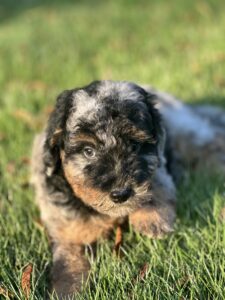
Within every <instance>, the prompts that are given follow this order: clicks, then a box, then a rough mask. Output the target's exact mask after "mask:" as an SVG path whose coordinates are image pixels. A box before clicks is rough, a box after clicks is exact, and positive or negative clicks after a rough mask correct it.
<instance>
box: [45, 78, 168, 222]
mask: <svg viewBox="0 0 225 300" xmlns="http://www.w3.org/2000/svg"><path fill="white" fill-rule="evenodd" d="M162 152H163V130H162V127H161V122H160V118H159V115H158V112H157V111H156V109H155V108H154V103H153V95H151V94H149V93H147V92H146V91H145V90H144V89H142V88H141V87H139V86H137V85H135V84H132V83H128V82H113V81H98V82H93V83H91V84H90V85H88V86H86V87H84V88H79V89H75V90H70V91H65V92H63V93H62V94H61V95H60V96H59V97H58V99H57V104H56V108H55V110H54V111H53V113H52V115H51V117H50V120H49V126H48V128H47V140H46V144H45V161H46V165H47V173H48V176H54V173H55V172H56V170H57V168H61V169H62V170H63V174H64V177H65V178H66V180H67V182H68V183H69V185H70V186H71V188H72V190H73V192H74V194H75V195H76V197H78V198H80V199H81V200H82V201H83V203H84V204H86V205H88V206H90V207H92V208H93V209H94V210H96V211H98V212H100V213H103V214H107V215H110V216H124V215H126V214H129V213H130V212H132V211H133V210H134V209H136V208H138V207H140V206H141V205H142V204H143V203H144V202H147V201H150V200H151V178H152V176H153V174H154V172H155V170H156V168H157V167H158V165H159V163H160V160H161V158H162V156H163V153H162Z"/></svg>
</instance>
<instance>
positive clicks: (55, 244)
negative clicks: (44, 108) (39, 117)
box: [32, 81, 225, 298]
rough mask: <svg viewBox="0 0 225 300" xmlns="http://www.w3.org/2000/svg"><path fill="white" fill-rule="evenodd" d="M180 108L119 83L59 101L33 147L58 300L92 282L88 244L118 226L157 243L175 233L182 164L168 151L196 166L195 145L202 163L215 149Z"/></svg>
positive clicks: (149, 92)
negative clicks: (177, 170) (177, 168)
mask: <svg viewBox="0 0 225 300" xmlns="http://www.w3.org/2000/svg"><path fill="white" fill-rule="evenodd" d="M177 103H180V102H178V101H177V100H176V99H173V98H172V97H171V96H169V95H167V94H162V93H160V92H157V91H154V90H152V89H150V88H148V87H147V88H146V87H144V88H143V87H140V86H138V85H136V84H133V83H129V82H114V81H96V82H93V83H91V84H90V85H88V86H85V87H83V88H76V89H73V90H67V91H64V92H63V93H62V94H60V95H59V97H58V98H57V102H56V106H55V109H54V111H53V112H52V114H51V116H50V119H49V122H48V125H47V128H46V129H45V130H44V132H43V133H41V134H40V135H38V136H37V137H36V139H35V142H34V146H33V154H32V182H33V184H34V187H35V192H36V200H37V203H38V205H39V207H40V210H41V218H42V220H43V222H44V224H45V226H46V228H47V230H48V233H49V236H50V237H51V240H52V252H53V267H52V285H53V289H54V290H55V291H56V293H57V295H58V296H59V298H63V297H69V296H70V295H72V294H73V293H74V292H78V291H79V290H80V289H81V286H82V282H85V281H86V280H87V277H88V272H89V270H90V264H89V262H88V260H87V259H86V257H85V256H84V246H85V245H90V244H93V243H94V242H96V241H97V240H98V239H99V238H100V237H107V236H108V235H109V233H110V231H111V230H112V229H113V228H114V227H115V226H116V225H118V224H122V223H123V222H124V221H125V220H127V219H128V220H129V222H130V224H131V226H133V228H134V229H135V230H136V231H138V232H140V233H142V234H145V235H147V236H149V237H154V238H161V237H162V236H163V235H164V234H166V233H169V232H171V231H172V229H173V223H174V219H175V200H176V190H175V185H174V182H173V179H172V176H171V175H170V174H169V172H168V170H170V172H171V173H173V172H172V170H173V169H174V168H173V166H174V165H176V163H171V164H170V165H171V167H170V168H168V166H169V163H170V162H173V161H174V162H175V161H176V159H171V155H170V156H168V158H169V160H167V159H166V158H167V157H166V155H165V153H167V152H168V151H165V148H168V146H167V145H171V147H170V148H171V149H172V151H170V153H171V152H172V153H173V152H174V153H175V154H176V155H174V157H176V156H177V157H179V158H181V160H184V161H188V162H189V163H192V161H193V159H194V160H196V157H195V154H194V158H191V159H190V158H189V156H191V157H192V156H193V153H192V152H191V153H190V151H189V149H190V148H189V147H193V149H194V150H195V151H196V156H197V158H199V157H201V151H202V149H203V147H204V145H205V144H204V143H206V142H207V143H209V144H210V145H211V140H204V142H203V141H201V143H200V144H199V136H203V135H202V133H201V134H200V135H199V134H198V130H199V128H194V126H190V122H189V123H188V122H186V123H187V124H184V126H183V124H182V122H181V121H180V123H179V122H178V119H179V118H177V117H178V116H179V117H181V113H180V111H179V110H178V112H177V105H178V104H177ZM179 105H180V104H179ZM179 105H178V106H179ZM181 107H182V105H181ZM184 108H185V109H184ZM186 110H187V111H188V112H189V114H190V115H191V116H193V115H194V116H196V118H197V119H198V118H199V120H201V122H203V123H204V122H205V121H204V118H203V117H201V116H200V112H199V111H198V112H197V109H196V112H195V111H193V110H192V109H191V108H187V107H186V106H184V107H183V111H184V115H185V113H186ZM176 113H177V114H178V115H176V116H175V114H176ZM202 113H203V112H202ZM161 116H162V118H161ZM170 116H171V117H170ZM174 116H175V117H174ZM174 118H175V119H177V123H176V122H175V120H174ZM201 122H200V123H201ZM207 122H208V123H209V121H207ZM208 123H207V124H208ZM186 125H188V126H189V127H188V126H187V127H188V128H189V129H185V128H186V127H185V126H186ZM203 127H204V126H203ZM209 127H210V128H212V127H213V126H210V125H209ZM218 127H219V126H218ZM165 129H166V130H167V134H168V137H169V138H168V139H167V141H166V135H165ZM192 129H193V130H192ZM218 130H219V129H218ZM196 132H197V133H196ZM192 135H194V137H192ZM216 136H217V135H216V133H215V134H214V135H213V137H212V138H213V140H216ZM219 136H220V133H218V137H219ZM187 137H188V138H189V140H187ZM169 141H170V142H169ZM188 141H189V142H190V143H189V142H188ZM223 142H224V141H223ZM223 147H224V143H222V148H223ZM223 149H225V147H224V148H223ZM220 150H221V149H220ZM211 153H212V157H214V155H213V154H214V152H213V150H212V151H211ZM198 155H199V156H198ZM200 160H201V159H200ZM214 160H215V161H217V162H218V159H217V160H216V159H214Z"/></svg>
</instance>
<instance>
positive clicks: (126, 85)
mask: <svg viewBox="0 0 225 300" xmlns="http://www.w3.org/2000/svg"><path fill="white" fill-rule="evenodd" d="M98 91H99V96H100V97H101V98H105V97H109V96H113V95H116V96H117V97H118V100H126V99H129V100H135V101H137V100H139V99H141V98H142V95H141V94H140V93H139V92H138V91H137V90H135V89H134V84H133V83H131V82H126V81H116V82H115V81H111V80H104V81H102V83H101V85H100V86H99V89H98Z"/></svg>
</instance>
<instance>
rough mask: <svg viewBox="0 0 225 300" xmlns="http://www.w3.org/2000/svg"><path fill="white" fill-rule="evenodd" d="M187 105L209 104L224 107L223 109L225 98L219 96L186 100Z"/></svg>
mask: <svg viewBox="0 0 225 300" xmlns="http://www.w3.org/2000/svg"><path fill="white" fill-rule="evenodd" d="M187 102H188V103H192V104H194V105H195V104H197V105H199V104H210V105H213V106H214V105H215V106H220V107H224V108H225V96H221V95H216V94H214V95H206V96H202V97H199V98H194V99H192V98H189V99H187Z"/></svg>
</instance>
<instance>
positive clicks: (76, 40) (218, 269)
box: [0, 0, 225, 300]
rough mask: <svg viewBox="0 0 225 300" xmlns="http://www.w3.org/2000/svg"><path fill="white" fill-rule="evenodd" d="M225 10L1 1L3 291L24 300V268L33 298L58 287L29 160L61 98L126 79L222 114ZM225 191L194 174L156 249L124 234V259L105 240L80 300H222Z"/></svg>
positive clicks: (185, 4)
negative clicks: (172, 225)
mask: <svg viewBox="0 0 225 300" xmlns="http://www.w3.org/2000/svg"><path fill="white" fill-rule="evenodd" d="M224 9H225V5H224V4H223V2H222V1H194V0H193V1H192V0H191V1H178V0H176V1H163V0H160V1H155V0H153V1H133V0H132V1H128V0H119V1H101V0H98V1H91V0H90V1H87V0H86V1H72V0H70V1H69V0H66V1H50V0H48V1H38V0H32V1H28V0H27V1H26V0H23V1H20V2H19V1H12V0H10V1H6V0H2V1H1V2H0V57H1V59H0V87H1V89H0V90H1V93H0V211H1V215H0V262H1V268H0V282H1V284H2V285H3V286H4V288H6V289H8V290H10V291H11V292H12V293H13V294H14V295H15V296H16V297H17V299H23V293H22V290H21V284H20V281H21V274H22V270H23V267H24V266H25V265H26V264H27V263H29V262H30V263H32V264H33V265H34V270H33V279H32V295H31V298H32V299H43V297H44V294H45V293H46V290H47V285H48V282H49V279H48V274H49V268H50V264H51V255H50V251H49V247H48V243H47V239H46V235H45V232H44V230H43V228H42V227H41V226H40V225H39V224H38V210H37V208H36V206H35V204H34V201H33V192H32V190H31V189H30V187H29V185H28V180H29V161H28V158H29V156H30V147H31V144H32V139H33V136H34V134H35V133H36V132H38V131H39V130H41V128H42V126H43V125H44V124H45V120H46V119H47V115H48V112H49V111H50V110H51V106H52V105H53V103H54V101H55V97H56V95H57V94H58V93H59V92H61V91H62V90H63V89H66V88H72V87H75V86H80V85H83V84H86V83H88V82H90V81H92V80H94V79H115V80H118V79H122V80H130V81H135V82H138V83H149V84H151V85H153V86H155V87H157V88H159V89H163V90H167V91H169V92H171V93H173V94H175V95H177V96H179V97H181V98H183V99H184V100H185V101H188V102H207V103H209V102H210V103H215V104H219V105H222V106H225V79H224V74H225V52H224V49H225V39H224V28H225V14H224ZM224 193H225V186H224V179H223V178H220V177H219V176H212V175H210V174H204V176H203V175H202V173H200V174H190V176H189V179H188V180H187V182H186V183H185V184H183V185H182V186H181V187H179V191H178V217H177V223H176V231H175V233H174V234H172V235H171V236H170V237H168V238H167V239H165V240H162V241H155V240H149V239H146V238H142V237H141V236H139V235H136V234H135V233H133V232H132V231H130V232H127V233H126V234H125V236H124V242H123V248H122V254H123V256H122V258H121V259H120V260H118V259H116V258H115V257H113V256H112V248H113V242H112V241H111V242H104V241H102V242H101V243H99V244H98V255H97V258H96V260H95V262H94V263H93V272H92V274H91V281H90V283H91V284H90V287H88V288H86V290H85V291H84V292H83V293H82V294H81V295H80V298H81V299H101V300H102V299H113V300H116V299H118V300H119V299H146V300H149V299H160V300H161V299H202V300H205V299H225V296H224V285H225V274H224V272H225V260H224V255H225V228H224V225H223V224H221V222H219V218H218V216H219V213H220V210H221V208H222V207H223V206H224V204H225V196H224ZM145 263H148V264H149V269H148V271H147V273H146V276H145V278H144V279H143V280H138V279H137V278H138V274H139V272H140V269H141V268H142V267H143V265H144V264H145ZM0 297H1V296H0Z"/></svg>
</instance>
